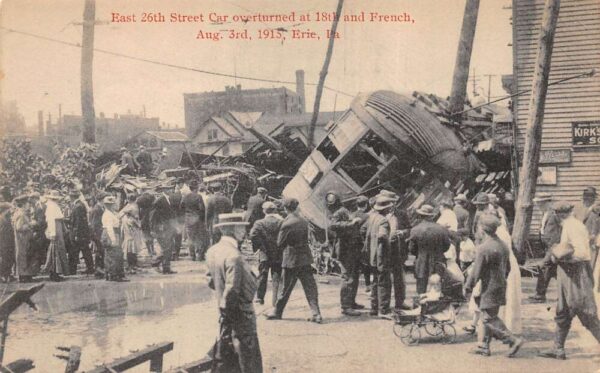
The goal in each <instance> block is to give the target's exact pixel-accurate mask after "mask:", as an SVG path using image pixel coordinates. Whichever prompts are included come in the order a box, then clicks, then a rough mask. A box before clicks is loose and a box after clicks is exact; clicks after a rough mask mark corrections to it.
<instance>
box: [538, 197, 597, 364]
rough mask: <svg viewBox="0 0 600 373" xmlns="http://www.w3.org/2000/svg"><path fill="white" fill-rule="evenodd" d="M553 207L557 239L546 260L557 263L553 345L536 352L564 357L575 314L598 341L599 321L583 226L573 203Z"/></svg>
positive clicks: (555, 357)
mask: <svg viewBox="0 0 600 373" xmlns="http://www.w3.org/2000/svg"><path fill="white" fill-rule="evenodd" d="M554 211H555V212H556V215H557V216H558V218H559V219H560V221H561V224H562V233H561V238H560V243H559V244H558V245H556V246H555V247H554V248H553V249H552V253H551V255H548V256H547V257H548V258H549V260H552V261H553V262H555V263H557V264H558V268H557V282H558V304H557V306H556V317H555V318H554V320H555V321H556V326H557V328H556V334H555V337H554V348H553V349H550V350H547V351H542V352H540V353H539V355H540V356H542V357H548V358H554V359H560V360H564V359H566V354H565V341H566V339H567V335H568V334H569V329H570V328H571V321H572V320H573V318H574V317H575V316H577V317H578V318H579V321H581V324H582V325H583V326H585V327H586V328H587V329H588V330H589V331H590V332H591V333H592V335H593V336H594V338H596V340H597V341H598V342H599V343H600V321H599V320H598V313H597V308H596V302H595V300H594V294H593V287H594V280H593V278H592V267H591V264H590V259H591V251H590V244H589V235H588V232H587V228H586V227H585V225H583V223H582V222H581V221H579V220H577V219H576V218H575V217H574V216H573V214H572V211H573V205H572V204H571V203H568V202H562V203H558V204H557V205H556V206H555V208H554Z"/></svg>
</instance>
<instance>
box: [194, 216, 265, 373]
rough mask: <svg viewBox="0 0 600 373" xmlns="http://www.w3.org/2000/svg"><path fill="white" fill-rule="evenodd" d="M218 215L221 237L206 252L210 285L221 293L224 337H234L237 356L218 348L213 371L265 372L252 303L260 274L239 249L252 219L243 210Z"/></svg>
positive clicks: (220, 308) (220, 303)
mask: <svg viewBox="0 0 600 373" xmlns="http://www.w3.org/2000/svg"><path fill="white" fill-rule="evenodd" d="M218 219H219V220H218V222H217V224H215V226H214V228H215V229H218V230H219V231H220V232H221V239H220V240H219V242H217V243H216V244H214V245H213V246H212V247H211V248H210V249H208V251H207V252H206V264H207V266H208V274H207V276H208V278H209V282H208V285H209V287H210V288H211V289H213V290H214V291H215V292H216V295H217V304H218V307H219V312H220V316H221V317H220V321H219V323H220V329H221V333H220V334H221V338H222V340H223V338H226V337H230V338H231V339H232V342H233V348H234V350H235V354H236V355H237V356H236V358H235V359H220V360H219V359H218V356H219V355H220V354H219V351H215V355H217V356H214V358H215V359H216V360H217V361H216V365H217V366H216V369H214V370H213V371H216V372H243V373H246V372H247V373H259V372H262V357H261V352H260V345H259V343H258V336H257V333H256V313H255V312H254V305H253V304H252V300H253V298H254V294H255V293H256V277H255V276H254V274H253V273H252V271H251V270H250V267H249V266H248V264H247V263H246V262H245V261H244V257H243V256H242V253H241V252H240V250H239V245H240V243H241V242H242V241H243V239H244V236H245V235H246V226H247V225H248V223H247V222H245V221H243V214H240V213H235V214H221V215H219V217H218ZM218 346H219V345H218V344H217V346H216V348H215V350H218ZM221 356H222V355H221Z"/></svg>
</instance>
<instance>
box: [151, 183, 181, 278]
mask: <svg viewBox="0 0 600 373" xmlns="http://www.w3.org/2000/svg"><path fill="white" fill-rule="evenodd" d="M178 202H180V201H173V195H172V194H167V193H166V191H163V192H162V193H161V194H160V195H159V196H158V197H157V198H156V200H155V201H154V203H153V204H152V210H151V211H150V227H151V229H152V232H153V235H154V237H155V238H156V240H157V241H158V244H159V245H160V248H161V255H159V256H157V257H156V258H155V260H154V262H153V264H152V265H153V266H154V267H157V268H158V266H160V265H162V273H163V274H171V273H175V272H174V271H172V270H171V256H172V255H173V245H174V243H175V234H176V233H177V231H176V229H175V226H176V224H177V214H176V211H175V209H176V208H177V206H176V205H175V203H178Z"/></svg>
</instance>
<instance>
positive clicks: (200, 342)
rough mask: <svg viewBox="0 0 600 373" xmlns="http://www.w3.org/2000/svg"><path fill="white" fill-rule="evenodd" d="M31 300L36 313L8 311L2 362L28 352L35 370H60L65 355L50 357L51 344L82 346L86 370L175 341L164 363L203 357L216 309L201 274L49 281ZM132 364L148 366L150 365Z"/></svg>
mask: <svg viewBox="0 0 600 373" xmlns="http://www.w3.org/2000/svg"><path fill="white" fill-rule="evenodd" d="M156 276H160V275H156ZM16 286H17V285H11V287H12V289H9V291H11V290H14V288H15V287H16ZM33 299H34V302H35V303H36V304H37V306H38V308H39V311H38V312H35V311H33V310H31V309H29V308H28V307H26V306H22V307H20V308H19V309H18V310H17V311H16V312H15V313H13V314H12V315H11V318H10V323H9V336H8V342H7V348H6V354H5V362H10V361H13V360H16V359H19V358H30V359H33V360H34V363H35V365H36V369H35V370H34V371H35V372H62V371H64V368H65V362H64V361H62V360H59V359H57V358H56V357H54V356H53V354H56V353H59V352H58V351H57V350H56V347H57V346H66V347H68V346H71V345H79V346H81V347H82V360H81V366H80V369H90V368H93V367H94V366H96V365H98V364H101V363H104V362H108V361H111V360H114V359H116V358H118V357H122V356H125V355H127V354H128V353H129V352H130V351H132V350H138V349H142V348H145V347H146V346H147V345H149V344H152V343H159V342H164V341H174V342H175V348H174V350H173V351H171V352H169V353H167V354H166V355H165V368H166V367H169V366H171V365H179V364H183V363H185V362H189V361H192V360H194V359H198V358H200V357H202V356H203V355H204V353H205V352H206V351H207V349H208V348H209V347H210V345H211V344H212V341H214V336H215V334H216V330H215V325H216V318H217V315H216V311H215V309H214V305H213V302H212V295H211V292H210V289H209V288H208V286H207V285H206V281H205V279H204V277H203V276H195V275H191V276H190V275H187V276H186V275H184V276H181V277H169V278H165V277H158V278H156V277H155V276H153V277H152V278H147V277H142V278H133V281H132V282H127V283H113V282H107V281H102V280H91V279H90V280H83V281H66V282H62V283H47V284H46V287H45V288H44V289H42V290H41V291H40V292H39V293H38V294H36V295H35V296H34V297H33ZM203 320H206V321H208V320H211V321H212V322H206V321H205V322H203ZM136 371H141V372H147V371H148V365H147V364H146V365H143V366H142V367H141V368H140V369H136V370H131V372H136Z"/></svg>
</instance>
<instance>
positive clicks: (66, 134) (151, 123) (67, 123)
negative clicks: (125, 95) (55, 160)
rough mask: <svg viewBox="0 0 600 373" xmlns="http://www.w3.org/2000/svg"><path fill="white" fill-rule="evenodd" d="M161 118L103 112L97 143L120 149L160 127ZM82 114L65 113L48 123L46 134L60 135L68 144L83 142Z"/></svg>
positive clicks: (104, 147) (99, 123) (98, 125)
mask: <svg viewBox="0 0 600 373" xmlns="http://www.w3.org/2000/svg"><path fill="white" fill-rule="evenodd" d="M159 123H160V121H159V118H147V117H145V116H142V115H135V114H121V115H119V114H115V115H114V116H113V117H112V118H110V117H105V116H104V114H103V113H100V116H99V117H97V118H96V143H97V144H98V145H99V146H100V148H101V149H103V150H106V151H111V150H118V149H119V148H120V147H121V146H123V144H125V143H126V142H127V141H129V140H130V139H132V138H134V137H136V136H138V135H140V134H141V133H144V132H146V131H158V130H159V129H160V124H159ZM81 129H82V117H81V115H63V116H61V117H59V119H58V121H57V123H49V124H48V125H47V130H46V135H47V136H55V137H59V138H60V139H61V140H62V141H63V142H66V143H67V144H68V145H77V144H79V143H80V142H81Z"/></svg>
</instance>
